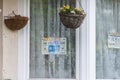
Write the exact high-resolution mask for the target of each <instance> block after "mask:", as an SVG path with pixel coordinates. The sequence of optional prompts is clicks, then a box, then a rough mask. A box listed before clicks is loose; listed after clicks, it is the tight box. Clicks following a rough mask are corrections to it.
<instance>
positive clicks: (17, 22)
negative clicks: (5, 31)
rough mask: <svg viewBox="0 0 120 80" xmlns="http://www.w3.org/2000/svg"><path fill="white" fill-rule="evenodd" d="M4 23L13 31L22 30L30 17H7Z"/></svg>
mask: <svg viewBox="0 0 120 80" xmlns="http://www.w3.org/2000/svg"><path fill="white" fill-rule="evenodd" d="M4 22H5V24H6V26H7V27H8V28H9V29H11V30H20V29H22V28H23V27H24V26H25V25H26V24H27V22H28V17H24V16H20V15H14V16H12V17H11V16H5V19H4Z"/></svg>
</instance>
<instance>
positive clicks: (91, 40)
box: [87, 0, 96, 80]
mask: <svg viewBox="0 0 120 80" xmlns="http://www.w3.org/2000/svg"><path fill="white" fill-rule="evenodd" d="M87 5H88V7H87V8H88V9H87V11H88V13H87V14H88V26H87V27H88V29H87V38H88V39H87V54H88V55H87V80H96V71H95V70H96V52H95V51H96V50H95V49H96V43H95V42H96V38H95V37H96V0H88V3H87Z"/></svg>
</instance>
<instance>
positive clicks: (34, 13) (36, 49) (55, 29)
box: [30, 0, 76, 79]
mask: <svg viewBox="0 0 120 80" xmlns="http://www.w3.org/2000/svg"><path fill="white" fill-rule="evenodd" d="M66 4H68V5H71V6H75V0H30V78H68V79H71V78H75V76H76V65H75V64H76V63H75V56H76V55H75V30H73V29H67V28H65V27H64V26H63V25H62V23H61V22H60V19H59V14H58V13H59V8H60V6H63V5H66ZM43 37H66V38H67V54H66V55H43V54H42V53H41V39H42V38H43Z"/></svg>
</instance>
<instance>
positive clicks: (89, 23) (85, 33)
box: [18, 0, 96, 80]
mask: <svg viewBox="0 0 120 80" xmlns="http://www.w3.org/2000/svg"><path fill="white" fill-rule="evenodd" d="M29 4H30V2H29V0H18V6H19V13H20V14H21V15H25V16H28V17H29V16H30V14H29V12H30V10H29V6H30V5H29ZM77 4H78V3H77ZM95 4H96V0H82V6H83V8H85V9H86V14H87V16H86V19H85V21H84V23H83V24H82V26H81V27H80V28H79V29H77V30H76V33H77V36H78V37H77V39H76V40H77V42H79V44H81V45H79V44H78V45H77V47H79V49H76V50H77V53H81V54H79V55H78V56H77V59H78V58H79V56H80V61H79V60H76V63H78V65H77V66H79V65H80V68H79V67H77V68H79V70H80V72H79V73H80V74H77V76H78V77H79V79H80V80H95V79H96V76H95V74H96V72H95V67H96V64H95V49H96V47H95V45H96V43H95V36H96V35H95V30H96V29H95V25H96V21H95V19H96V16H95V7H96V5H95ZM21 6H22V7H21ZM29 21H30V20H29ZM29 26H30V24H29V22H28V24H27V26H26V27H25V28H24V29H22V30H20V31H19V34H18V44H19V46H18V47H19V48H18V80H29V36H30V35H29V30H30V29H29ZM78 77H77V78H78ZM34 80H38V79H34ZM42 80H43V79H42ZM44 80H46V79H44ZM49 80H51V79H49ZM52 80H54V79H52ZM59 80H60V79H59ZM62 80H63V79H62Z"/></svg>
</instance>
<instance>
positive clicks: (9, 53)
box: [2, 0, 18, 80]
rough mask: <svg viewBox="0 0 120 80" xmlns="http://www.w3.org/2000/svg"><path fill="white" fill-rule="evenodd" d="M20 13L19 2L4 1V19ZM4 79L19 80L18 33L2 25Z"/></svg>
mask: <svg viewBox="0 0 120 80" xmlns="http://www.w3.org/2000/svg"><path fill="white" fill-rule="evenodd" d="M13 10H14V11H15V13H17V12H18V2H17V0H9V1H8V0H3V18H4V16H7V15H8V14H10V13H11V12H12V11H13ZM2 41H3V42H2V44H3V45H2V49H3V79H12V80H17V66H18V65H17V64H18V60H17V58H18V32H17V31H11V30H10V29H8V28H7V27H6V25H5V24H4V21H3V23H2Z"/></svg>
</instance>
